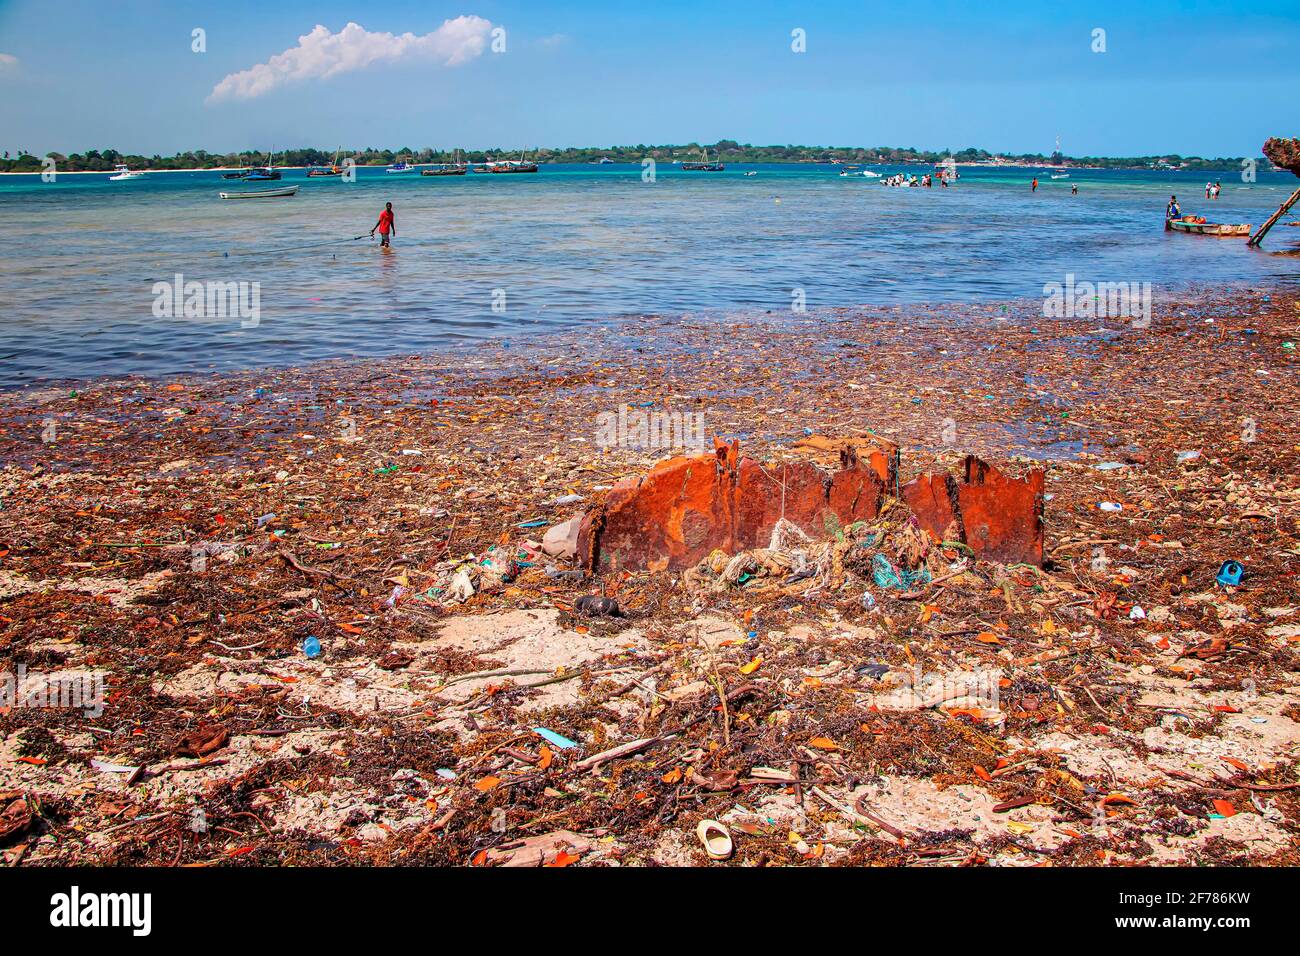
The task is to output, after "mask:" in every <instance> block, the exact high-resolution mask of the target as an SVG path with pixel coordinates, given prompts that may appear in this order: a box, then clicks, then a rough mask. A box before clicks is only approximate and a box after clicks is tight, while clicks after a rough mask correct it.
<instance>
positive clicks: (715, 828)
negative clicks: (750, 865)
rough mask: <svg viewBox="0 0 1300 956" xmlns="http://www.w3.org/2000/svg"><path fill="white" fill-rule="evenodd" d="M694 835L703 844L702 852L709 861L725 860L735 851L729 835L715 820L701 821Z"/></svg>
mask: <svg viewBox="0 0 1300 956" xmlns="http://www.w3.org/2000/svg"><path fill="white" fill-rule="evenodd" d="M695 835H696V836H697V837H699V838H700V842H701V843H703V844H704V852H705V853H707V854H708V855H709V859H711V860H725V859H727V858H729V857H730V856H731V854H732V853H733V852H734V851H735V845H734V844H733V843H732V842H731V833H730V831H729V830H727V828H726V827H724V826H723V825H722V824H721V823H719V822H718V821H717V820H701V821H700V824H699V826H697V827H696V828H695Z"/></svg>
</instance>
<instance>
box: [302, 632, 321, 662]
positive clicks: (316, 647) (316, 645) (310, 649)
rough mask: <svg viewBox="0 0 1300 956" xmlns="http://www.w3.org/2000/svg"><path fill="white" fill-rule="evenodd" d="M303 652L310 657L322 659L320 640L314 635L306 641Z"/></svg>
mask: <svg viewBox="0 0 1300 956" xmlns="http://www.w3.org/2000/svg"><path fill="white" fill-rule="evenodd" d="M302 652H303V653H304V654H306V655H307V656H308V657H320V638H318V637H316V636H314V635H313V636H310V637H307V638H306V639H304V640H303V642H302Z"/></svg>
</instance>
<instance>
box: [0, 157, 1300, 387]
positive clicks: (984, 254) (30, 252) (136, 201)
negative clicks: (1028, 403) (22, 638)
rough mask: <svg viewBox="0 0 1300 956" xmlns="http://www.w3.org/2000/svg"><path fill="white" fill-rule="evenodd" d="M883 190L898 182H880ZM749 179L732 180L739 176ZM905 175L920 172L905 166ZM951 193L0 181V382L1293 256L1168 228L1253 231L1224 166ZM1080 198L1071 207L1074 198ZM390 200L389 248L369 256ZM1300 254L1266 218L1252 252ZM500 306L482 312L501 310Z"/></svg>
mask: <svg viewBox="0 0 1300 956" xmlns="http://www.w3.org/2000/svg"><path fill="white" fill-rule="evenodd" d="M874 168H875V169H877V170H878V171H881V172H884V173H886V174H887V173H889V172H891V171H893V170H895V169H897V170H903V169H905V168H904V167H885V166H877V167H874ZM751 170H752V171H756V173H757V175H754V176H745V175H744V173H745V172H746V171H751ZM906 171H908V172H916V173H918V174H919V173H921V172H924V171H925V170H923V169H922V168H920V167H911V168H910V169H907V170H906ZM961 174H962V179H961V180H960V182H958V183H957V184H956V185H955V186H954V187H952V188H949V189H941V188H939V187H938V186H935V187H934V188H932V189H906V188H903V189H892V188H886V187H883V186H880V185H878V184H877V183H876V181H874V180H866V179H860V178H855V179H843V178H840V177H839V176H838V175H837V171H836V167H832V166H809V165H798V166H773V165H753V166H751V165H739V166H734V165H733V166H729V167H728V168H727V170H726V171H725V172H722V173H688V172H682V171H680V170H677V169H675V168H674V167H672V166H665V165H660V166H659V167H658V169H657V171H656V181H655V182H653V183H647V182H644V181H643V179H642V169H641V167H640V166H639V165H636V166H632V165H613V166H591V165H582V166H543V167H542V169H541V172H539V173H538V174H536V175H513V176H500V175H486V174H470V175H468V176H464V177H438V178H434V177H421V176H419V175H418V174H417V175H392V174H387V173H385V172H384V171H383V170H382V169H361V170H359V171H358V176H357V181H356V182H354V183H350V184H349V183H345V182H342V181H340V180H338V179H308V178H307V177H306V175H305V173H304V172H303V171H300V170H294V171H285V172H284V178H283V180H281V181H280V182H279V183H263V184H259V185H260V186H262V187H267V186H276V185H289V184H298V185H300V186H301V187H302V188H301V190H300V192H299V193H298V195H297V196H295V197H293V198H289V199H276V200H265V201H248V202H222V201H220V200H218V198H217V193H218V191H220V190H238V189H248V188H252V186H251V185H250V184H242V183H227V182H224V181H222V179H221V178H220V174H219V173H215V172H202V173H153V174H150V175H149V176H148V177H146V178H145V179H143V180H136V181H131V182H116V183H115V182H109V181H108V176H107V174H105V175H102V176H101V175H94V176H91V175H63V176H60V177H59V178H58V181H57V182H55V183H52V184H45V183H41V182H40V178H39V177H38V176H23V177H9V176H7V177H0V236H3V247H4V255H3V256H2V257H0V305H2V306H3V312H4V316H5V322H4V324H3V326H2V327H0V358H2V359H3V361H0V386H13V385H17V384H22V383H26V382H33V381H39V380H50V379H59V380H62V379H77V378H84V377H90V376H97V375H120V374H133V373H139V374H150V375H157V374H167V373H174V372H188V371H200V370H207V369H231V368H250V367H258V366H266V365H288V364H295V365H296V364H303V363H306V362H311V361H315V360H319V359H334V358H345V357H351V356H370V355H383V354H393V353H402V352H418V351H423V350H428V349H434V348H438V347H441V346H446V345H448V344H450V343H467V342H468V343H472V342H473V341H475V340H480V339H482V338H485V337H488V336H502V335H508V336H510V337H511V339H512V340H513V341H522V340H524V339H526V338H527V337H528V336H530V335H534V334H537V333H538V332H540V331H544V330H546V329H548V328H555V327H560V326H569V325H574V324H580V323H584V322H599V321H603V320H609V319H615V318H618V317H623V316H636V315H645V314H659V315H679V314H696V315H698V314H709V315H722V316H725V315H726V314H728V313H749V312H755V311H759V312H764V311H769V310H770V311H772V312H773V313H779V312H782V311H787V312H788V311H789V310H790V309H791V306H792V302H793V301H794V297H795V290H802V294H803V296H804V299H805V300H806V307H807V309H808V310H809V311H810V312H813V313H816V312H817V311H819V310H822V309H827V308H832V307H840V306H854V305H860V304H890V303H909V302H923V301H928V302H937V301H943V302H975V301H986V300H990V299H1011V298H1025V297H1041V296H1042V294H1043V285H1044V284H1045V283H1047V282H1063V281H1064V279H1065V276H1066V274H1067V273H1073V274H1074V275H1075V276H1076V277H1077V278H1078V279H1080V280H1091V281H1107V282H1118V281H1133V282H1150V283H1152V285H1153V288H1154V290H1155V294H1156V296H1157V297H1159V296H1160V295H1162V294H1166V293H1172V292H1176V291H1178V290H1179V289H1184V288H1186V287H1188V286H1192V285H1195V286H1200V285H1209V286H1216V285H1226V284H1231V283H1242V282H1244V283H1250V284H1259V283H1261V282H1275V281H1283V282H1295V281H1296V280H1297V279H1298V278H1300V259H1295V258H1284V257H1276V256H1272V255H1268V254H1267V253H1261V252H1252V251H1250V250H1248V249H1247V248H1246V245H1245V242H1244V241H1243V240H1226V239H1212V238H1203V237H1192V236H1185V235H1177V234H1169V233H1166V232H1164V230H1163V213H1164V206H1165V203H1166V201H1167V200H1168V198H1169V195H1170V193H1177V194H1178V196H1179V199H1180V200H1181V201H1182V205H1183V211H1184V212H1185V213H1196V214H1199V215H1204V216H1206V218H1207V219H1210V220H1211V221H1218V222H1232V223H1237V222H1250V223H1253V224H1255V225H1258V224H1259V223H1261V222H1263V220H1264V219H1265V218H1267V216H1268V215H1269V214H1270V213H1271V212H1272V211H1273V210H1274V209H1275V208H1276V207H1277V205H1278V204H1279V203H1280V202H1281V201H1282V200H1283V199H1284V198H1285V197H1286V196H1287V195H1288V194H1289V193H1290V192H1291V191H1292V190H1293V189H1294V188H1295V187H1296V185H1297V180H1296V179H1295V177H1293V176H1291V175H1289V174H1283V173H1261V174H1260V175H1259V178H1258V181H1257V182H1255V183H1252V184H1246V183H1243V182H1241V180H1240V176H1239V175H1238V174H1237V173H1235V172H1234V173H1226V172H1225V173H1223V174H1219V176H1220V178H1221V179H1222V182H1223V184H1224V191H1223V195H1222V197H1221V198H1220V199H1219V200H1218V201H1217V202H1210V201H1207V200H1205V199H1204V198H1203V196H1204V184H1205V180H1206V174H1204V173H1200V174H1197V173H1184V172H1172V171H1169V172H1158V171H1152V172H1128V171H1101V170H1097V171H1077V172H1072V173H1071V176H1070V178H1069V179H1064V180H1051V179H1049V178H1048V174H1047V173H1045V172H1039V173H1038V176H1039V181H1040V187H1039V190H1038V192H1037V193H1036V194H1031V193H1030V191H1029V188H1028V184H1029V180H1030V179H1031V178H1032V176H1033V175H1034V172H1033V171H1031V170H1006V169H1001V170H993V169H971V168H964V169H962V171H961ZM1076 183H1077V184H1078V186H1079V189H1080V194H1079V195H1078V196H1071V195H1070V185H1071V184H1076ZM385 201H391V202H392V203H393V205H394V208H395V211H396V214H397V226H398V235H397V239H396V241H395V243H394V248H393V249H392V250H391V252H384V251H381V250H380V249H379V248H378V244H377V243H374V242H371V241H370V240H369V239H361V240H358V241H349V240H350V239H351V237H353V236H356V235H359V234H362V233H367V232H369V230H370V228H371V226H373V225H374V223H375V220H376V218H377V216H378V214H379V211H380V209H382V207H383V203H384V202H385ZM1298 244H1300V229H1295V228H1286V227H1283V226H1279V227H1277V228H1276V229H1274V231H1273V232H1272V233H1271V235H1270V237H1269V240H1268V241H1267V242H1266V248H1271V249H1273V250H1281V249H1286V248H1294V247H1295V246H1297V245H1298ZM178 273H179V274H181V275H183V276H184V280H185V281H199V282H231V281H233V282H248V283H258V284H259V285H258V289H259V293H260V318H259V321H258V323H257V325H256V326H255V327H244V325H245V324H246V323H241V322H240V320H239V319H238V318H231V317H226V318H195V317H191V318H185V317H171V318H167V317H162V318H159V317H157V316H155V314H154V312H155V309H154V305H155V293H154V285H155V283H157V282H168V283H170V282H173V281H174V277H175V275H176V274H178ZM494 305H495V306H496V310H494Z"/></svg>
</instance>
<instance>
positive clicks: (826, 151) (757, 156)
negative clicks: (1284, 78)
mask: <svg viewBox="0 0 1300 956" xmlns="http://www.w3.org/2000/svg"><path fill="white" fill-rule="evenodd" d="M706 149H707V150H708V152H709V155H710V156H712V157H716V158H718V159H721V160H722V161H724V162H732V163H826V162H831V161H839V162H844V163H867V164H885V163H938V162H940V161H942V160H946V159H948V158H952V159H953V160H954V161H956V162H958V163H977V162H990V161H994V160H997V161H1001V162H1008V163H1023V164H1026V165H1033V164H1048V163H1051V164H1053V165H1066V166H1092V167H1100V168H1103V169H1141V168H1155V167H1169V166H1173V167H1177V168H1182V169H1240V168H1241V165H1242V162H1243V160H1244V157H1240V156H1236V157H1218V158H1214V159H1210V158H1205V157H1201V156H1179V155H1177V154H1172V153H1171V154H1168V155H1164V156H1127V157H1116V156H1064V155H1062V154H1061V153H1052V154H1050V155H1044V154H1042V153H1020V154H1012V153H998V154H994V153H990V152H989V151H988V150H984V149H976V148H975V147H973V146H972V147H968V148H966V149H960V150H948V149H945V150H941V151H935V150H924V149H916V148H914V147H900V146H876V147H864V146H751V145H750V144H748V143H737V142H736V141H735V140H732V139H723V140H718V142H716V143H707V144H701V143H686V144H684V145H677V146H647V145H645V144H644V143H639V144H637V145H635V146H584V147H569V148H566V149H537V150H529V151H528V156H529V157H530V158H532V159H536V160H537V161H538V162H542V163H594V162H599V161H600V160H601V159H602V158H608V159H610V160H613V161H614V162H625V163H639V162H641V160H643V159H645V158H646V157H652V158H654V159H655V161H656V162H669V163H671V162H672V161H673V160H689V159H692V158H698V156H699V155H700V153H701V152H702V151H704V150H706ZM456 155H457V154H456V152H455V151H454V150H451V149H434V148H432V147H430V146H426V147H424V148H423V149H411V148H410V147H408V146H404V147H402V148H401V149H397V150H392V149H375V148H374V147H373V146H371V147H367V148H365V149H360V150H358V149H343V150H340V151H339V153H338V156H339V161H340V162H342V161H343V160H344V159H348V158H351V159H352V160H353V161H354V162H356V164H357V165H358V166H387V165H389V164H390V163H394V162H397V161H399V160H405V161H406V162H410V163H449V162H452V161H453V159H454V158H455V157H456ZM517 155H519V151H518V150H512V149H503V148H501V147H496V148H494V149H478V150H465V151H462V152H460V154H459V158H460V159H461V160H463V161H469V162H473V163H481V162H486V161H487V160H489V159H500V158H509V157H511V156H517ZM46 156H48V157H49V158H52V159H53V160H54V161H55V164H56V168H57V169H58V170H60V171H63V172H108V171H110V170H112V168H113V167H114V166H115V165H117V164H118V163H125V164H126V165H128V166H130V167H131V168H132V169H213V168H217V167H246V166H256V165H262V164H264V163H266V162H267V159H268V157H267V154H266V153H255V152H252V151H251V150H245V151H244V152H241V153H210V152H208V151H207V150H203V149H200V150H193V151H191V152H185V153H177V154H176V155H174V156H158V155H156V154H155V155H153V156H141V155H139V154H136V153H120V152H118V151H117V150H115V149H102V150H97V149H92V150H88V151H87V152H85V153H72V154H69V155H64V154H62V153H47V154H46ZM334 156H335V151H334V150H331V149H287V150H281V151H279V152H277V153H276V154H275V157H274V160H275V164H276V165H277V166H311V165H328V164H329V163H330V162H331V161H333V159H334ZM1255 159H1256V162H1257V163H1259V165H1260V168H1262V169H1268V168H1269V163H1268V160H1267V159H1265V158H1263V157H1256V158H1255ZM41 162H42V159H41V157H38V156H33V155H31V154H30V153H27V152H25V151H23V150H17V151H15V152H14V153H12V154H11V153H10V151H8V150H6V151H4V155H3V158H0V172H14V173H38V172H40V171H41V169H42V166H41Z"/></svg>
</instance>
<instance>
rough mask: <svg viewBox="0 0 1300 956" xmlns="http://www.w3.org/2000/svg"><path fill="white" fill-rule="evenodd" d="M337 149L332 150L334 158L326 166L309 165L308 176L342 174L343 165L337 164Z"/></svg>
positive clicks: (317, 177) (318, 176)
mask: <svg viewBox="0 0 1300 956" xmlns="http://www.w3.org/2000/svg"><path fill="white" fill-rule="evenodd" d="M341 149H342V147H339V149H336V150H334V160H333V161H332V162H331V163H330V164H329V165H328V166H310V167H308V169H307V175H308V177H310V178H312V179H319V178H320V177H322V176H342V175H343V167H342V166H340V165H339V150H341Z"/></svg>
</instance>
